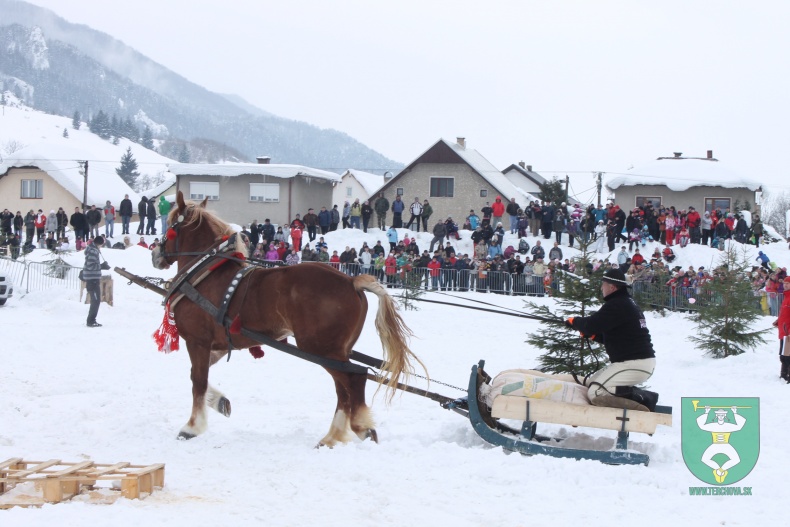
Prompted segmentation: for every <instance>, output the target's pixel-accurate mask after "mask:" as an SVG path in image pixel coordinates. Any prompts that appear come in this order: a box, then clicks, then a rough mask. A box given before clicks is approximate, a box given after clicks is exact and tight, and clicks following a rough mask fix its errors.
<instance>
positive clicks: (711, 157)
mask: <svg viewBox="0 0 790 527" xmlns="http://www.w3.org/2000/svg"><path fill="white" fill-rule="evenodd" d="M708 159H713V150H708Z"/></svg>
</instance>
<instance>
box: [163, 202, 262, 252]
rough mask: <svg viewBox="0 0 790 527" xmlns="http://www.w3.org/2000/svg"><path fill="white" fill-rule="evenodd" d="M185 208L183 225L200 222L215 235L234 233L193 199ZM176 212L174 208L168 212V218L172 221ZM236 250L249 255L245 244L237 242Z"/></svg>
mask: <svg viewBox="0 0 790 527" xmlns="http://www.w3.org/2000/svg"><path fill="white" fill-rule="evenodd" d="M186 207H187V208H186V210H185V211H184V222H183V223H182V224H181V225H182V226H184V227H187V226H189V225H192V224H197V226H198V227H199V226H200V225H201V224H202V223H204V222H205V223H206V224H207V225H208V227H209V228H210V229H211V230H212V231H213V232H215V233H216V234H217V236H218V237H219V236H230V235H231V234H233V233H235V232H236V231H234V230H233V229H232V228H231V226H230V225H229V224H227V223H225V222H224V221H222V220H221V219H220V218H219V217H218V216H217V215H216V214H214V213H213V212H211V211H209V210H208V209H206V208H203V207H201V206H199V205H198V204H197V203H195V202H194V201H188V202H186ZM175 214H178V210H177V209H174V210H173V211H171V212H170V215H171V217H170V218H168V219H169V220H170V222H171V223H172V216H173V215H175ZM238 250H239V251H240V252H242V253H243V254H244V256H245V257H246V256H248V255H249V251H248V248H247V247H246V244H243V243H242V244H238Z"/></svg>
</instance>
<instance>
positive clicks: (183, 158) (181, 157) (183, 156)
mask: <svg viewBox="0 0 790 527" xmlns="http://www.w3.org/2000/svg"><path fill="white" fill-rule="evenodd" d="M178 162H179V163H189V148H187V144H186V143H183V144H182V145H181V151H179V152H178Z"/></svg>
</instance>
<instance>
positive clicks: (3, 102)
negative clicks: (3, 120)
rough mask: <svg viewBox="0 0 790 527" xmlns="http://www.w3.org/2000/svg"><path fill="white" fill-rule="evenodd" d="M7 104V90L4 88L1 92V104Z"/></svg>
mask: <svg viewBox="0 0 790 527" xmlns="http://www.w3.org/2000/svg"><path fill="white" fill-rule="evenodd" d="M5 104H6V100H5V90H3V91H2V93H0V105H3V106H5Z"/></svg>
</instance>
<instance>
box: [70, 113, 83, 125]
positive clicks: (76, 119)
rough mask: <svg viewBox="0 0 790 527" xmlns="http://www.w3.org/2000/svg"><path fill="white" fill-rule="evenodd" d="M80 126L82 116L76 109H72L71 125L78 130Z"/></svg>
mask: <svg viewBox="0 0 790 527" xmlns="http://www.w3.org/2000/svg"><path fill="white" fill-rule="evenodd" d="M80 126H82V116H81V115H80V112H79V111H78V110H74V116H73V117H72V118H71V127H72V128H74V129H75V130H79V129H80Z"/></svg>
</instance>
